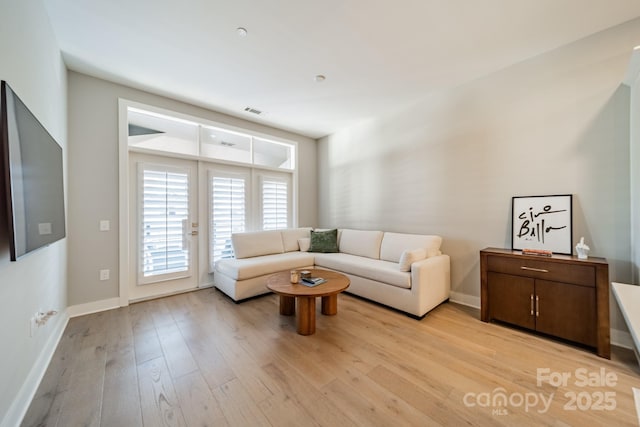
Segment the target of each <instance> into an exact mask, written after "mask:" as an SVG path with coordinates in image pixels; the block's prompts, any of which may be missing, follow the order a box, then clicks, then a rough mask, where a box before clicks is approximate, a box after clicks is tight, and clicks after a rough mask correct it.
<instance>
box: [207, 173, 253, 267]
mask: <svg viewBox="0 0 640 427" xmlns="http://www.w3.org/2000/svg"><path fill="white" fill-rule="evenodd" d="M209 181H210V185H209V189H210V190H209V191H210V197H209V200H210V215H209V220H210V224H209V230H210V236H209V264H210V265H209V268H210V271H211V272H213V269H214V266H215V262H216V261H218V260H220V259H223V258H232V257H233V247H232V245H231V234H232V233H240V232H243V231H245V229H246V216H247V202H246V200H247V188H246V184H247V179H246V178H245V177H244V176H238V175H236V176H229V175H226V176H225V175H221V174H217V173H215V172H212V173H211V175H210V180H209Z"/></svg>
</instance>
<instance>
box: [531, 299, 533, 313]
mask: <svg viewBox="0 0 640 427" xmlns="http://www.w3.org/2000/svg"><path fill="white" fill-rule="evenodd" d="M531 315H532V316H533V294H531Z"/></svg>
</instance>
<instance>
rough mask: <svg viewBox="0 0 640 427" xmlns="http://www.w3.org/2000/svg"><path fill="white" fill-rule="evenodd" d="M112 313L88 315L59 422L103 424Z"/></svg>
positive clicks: (62, 424) (66, 424) (59, 423)
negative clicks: (104, 386) (102, 412)
mask: <svg viewBox="0 0 640 427" xmlns="http://www.w3.org/2000/svg"><path fill="white" fill-rule="evenodd" d="M112 314H113V313H112V312H102V313H97V314H92V315H89V316H87V319H86V321H87V324H88V328H87V330H85V332H84V333H83V337H82V343H81V345H80V348H79V351H78V353H77V355H76V357H77V360H76V363H75V365H74V368H73V372H72V373H71V378H70V380H69V381H70V382H69V387H68V389H67V392H66V393H65V398H64V402H63V404H62V408H61V410H60V418H59V419H58V425H61V426H73V425H82V426H99V425H100V418H101V408H102V399H103V394H102V392H103V384H104V372H105V364H106V342H107V335H106V325H107V324H108V323H109V320H110V318H111V316H112Z"/></svg>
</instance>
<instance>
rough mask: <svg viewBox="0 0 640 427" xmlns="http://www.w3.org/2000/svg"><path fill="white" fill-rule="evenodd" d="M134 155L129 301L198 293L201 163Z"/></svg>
mask: <svg viewBox="0 0 640 427" xmlns="http://www.w3.org/2000/svg"><path fill="white" fill-rule="evenodd" d="M129 156H130V157H129V178H130V179H129V187H130V188H129V197H130V198H129V226H130V233H129V235H130V241H129V266H130V268H129V280H128V283H129V301H136V300H141V299H147V298H153V297H157V296H161V295H169V294H173V293H177V292H183V291H188V290H191V289H195V288H197V287H198V234H199V233H198V226H199V224H198V164H197V162H195V161H191V160H183V159H174V158H168V157H162V156H153V155H149V154H141V153H130V154H129Z"/></svg>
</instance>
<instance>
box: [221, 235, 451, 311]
mask: <svg viewBox="0 0 640 427" xmlns="http://www.w3.org/2000/svg"><path fill="white" fill-rule="evenodd" d="M311 232H312V229H311V228H293V229H286V230H273V231H259V232H248V233H235V234H233V235H232V245H233V250H234V254H235V257H234V258H227V259H222V260H219V261H218V262H217V263H216V264H215V269H214V277H213V283H214V286H215V287H216V288H218V289H219V290H220V291H222V292H224V293H225V294H227V295H228V296H229V297H231V298H232V299H233V300H234V301H236V302H239V301H242V300H244V299H247V298H251V297H254V296H257V295H261V294H265V293H268V292H270V291H269V290H268V289H267V288H266V279H267V277H268V276H269V275H271V274H273V273H276V272H278V271H283V270H292V269H306V268H324V269H328V270H333V271H338V272H341V273H343V274H345V275H347V276H348V277H349V279H350V281H351V285H350V286H349V288H348V289H347V292H348V293H351V294H354V295H358V296H360V297H363V298H366V299H369V300H372V301H375V302H378V303H380V304H383V305H386V306H389V307H392V308H395V309H397V310H400V311H403V312H405V313H407V314H409V315H412V316H414V317H422V316H424V315H425V314H426V313H427V312H429V311H430V310H432V309H433V308H434V307H436V306H437V305H439V304H440V303H442V302H444V301H446V300H448V298H449V292H450V261H449V256H448V255H445V254H442V252H441V251H440V245H441V243H442V238H441V237H440V236H434V235H419V234H403V233H392V232H383V231H370V230H353V229H341V230H338V232H337V249H338V252H330V253H325V252H309V251H308V250H309V246H310V234H311ZM311 249H313V248H311Z"/></svg>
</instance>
